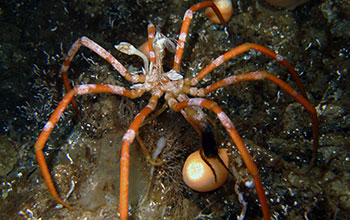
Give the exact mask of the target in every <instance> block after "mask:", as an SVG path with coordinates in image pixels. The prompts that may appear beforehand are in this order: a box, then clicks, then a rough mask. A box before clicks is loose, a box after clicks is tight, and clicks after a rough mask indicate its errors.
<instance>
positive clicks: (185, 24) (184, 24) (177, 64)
mask: <svg viewBox="0 0 350 220" xmlns="http://www.w3.org/2000/svg"><path fill="white" fill-rule="evenodd" d="M208 7H210V8H212V9H213V11H214V12H215V14H216V15H217V17H218V18H219V20H220V21H221V24H222V25H224V26H226V22H225V19H224V18H223V17H222V15H221V13H220V11H219V9H218V8H217V7H216V5H215V3H214V2H212V1H205V2H200V3H197V4H195V5H193V6H191V7H190V8H189V9H187V10H186V12H185V16H184V18H183V22H182V26H181V31H180V36H179V40H178V42H177V47H176V53H175V58H174V64H173V68H172V69H173V70H174V71H176V72H179V71H180V64H181V58H182V54H183V50H184V47H185V42H186V37H187V33H188V29H189V27H190V24H191V20H192V18H193V12H195V11H198V10H201V9H203V8H208Z"/></svg>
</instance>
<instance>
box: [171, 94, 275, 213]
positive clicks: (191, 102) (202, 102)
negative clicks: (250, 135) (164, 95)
mask: <svg viewBox="0 0 350 220" xmlns="http://www.w3.org/2000/svg"><path fill="white" fill-rule="evenodd" d="M188 106H200V107H203V108H206V109H208V110H210V111H213V112H215V113H216V114H217V116H218V118H219V120H220V122H221V124H222V125H223V126H224V127H225V129H226V131H227V132H228V133H229V135H230V137H231V138H232V140H233V142H234V143H235V145H236V147H237V148H238V150H239V152H240V153H241V156H242V158H243V161H244V163H245V165H246V166H247V168H248V171H249V173H250V175H252V177H253V179H254V184H255V189H256V192H257V194H258V198H259V201H260V204H261V210H262V213H263V216H264V219H265V220H268V219H270V214H269V206H268V204H267V200H266V197H265V191H264V188H263V185H262V183H261V179H260V176H259V172H258V168H257V167H256V165H255V163H254V161H253V159H252V157H251V156H250V154H249V151H248V150H247V148H246V146H245V144H244V142H243V140H242V139H241V137H240V136H239V134H238V133H237V131H236V129H235V127H234V126H233V124H232V122H231V120H230V119H229V117H228V116H227V115H226V114H225V112H223V111H222V109H221V108H220V107H219V106H218V104H217V103H216V102H214V101H210V100H208V99H204V98H191V99H188V100H186V101H183V102H180V103H178V104H175V105H173V106H170V107H171V108H172V109H174V110H175V111H180V110H182V109H184V108H186V107H188Z"/></svg>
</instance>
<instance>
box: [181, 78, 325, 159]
mask: <svg viewBox="0 0 350 220" xmlns="http://www.w3.org/2000/svg"><path fill="white" fill-rule="evenodd" d="M264 79H268V80H270V81H271V82H273V83H274V84H276V85H277V86H279V87H280V88H281V89H283V90H284V91H286V92H287V93H288V94H289V95H291V96H292V97H293V98H294V99H295V100H296V101H297V102H299V103H300V104H301V105H302V106H303V107H304V108H305V109H306V111H307V112H308V113H309V114H310V115H311V119H312V136H313V145H314V149H313V156H312V160H311V164H313V162H314V161H315V159H316V156H317V150H318V141H319V139H318V118H317V112H316V109H315V107H314V106H312V105H311V104H310V102H309V101H308V100H307V99H306V98H305V97H304V96H302V95H300V94H299V93H298V92H297V91H295V90H294V89H293V88H292V87H290V86H289V85H288V84H287V83H285V82H284V81H283V80H281V79H279V78H278V77H277V76H275V75H273V74H271V73H267V72H265V71H256V72H250V73H244V74H240V75H233V76H229V77H227V78H225V79H222V80H219V81H217V82H215V83H213V84H211V85H209V86H207V87H206V88H199V89H198V88H195V87H192V88H189V89H187V91H188V92H189V94H190V95H192V96H205V95H207V94H209V93H211V92H213V91H215V90H217V89H219V88H222V87H225V86H229V85H232V84H235V83H238V82H244V81H257V80H264Z"/></svg>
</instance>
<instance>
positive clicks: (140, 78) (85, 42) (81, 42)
mask: <svg viewBox="0 0 350 220" xmlns="http://www.w3.org/2000/svg"><path fill="white" fill-rule="evenodd" d="M81 46H85V47H87V48H89V49H90V50H92V51H94V52H95V53H96V54H97V55H99V56H100V57H102V58H103V59H105V60H107V61H108V62H109V63H110V64H111V65H112V66H113V67H114V69H116V70H117V71H118V72H119V73H120V74H121V75H122V76H123V77H124V78H125V79H126V80H128V81H131V82H133V83H139V82H144V81H145V76H144V75H133V74H131V73H129V72H128V71H127V70H126V69H125V67H124V66H123V65H122V64H121V63H120V62H119V61H118V60H117V59H116V58H114V57H113V56H112V54H110V53H109V52H108V51H106V50H105V49H103V48H102V47H101V46H100V45H98V44H97V43H95V42H94V41H92V40H90V39H89V38H87V37H81V38H78V39H77V40H76V41H75V42H74V43H73V45H72V46H71V48H70V49H69V51H68V53H67V55H66V57H65V59H64V62H63V64H62V66H61V69H60V75H61V76H62V79H63V84H64V87H65V89H66V90H67V92H68V91H70V90H71V85H70V82H69V79H68V75H67V72H68V69H69V66H70V64H71V62H72V60H73V58H74V56H75V54H76V53H77V52H78V50H79V48H80V47H81ZM72 105H73V108H74V111H75V113H76V115H77V117H78V119H79V121H80V123H81V124H82V125H83V123H82V120H81V116H80V113H79V110H78V105H77V102H76V101H75V99H74V97H73V99H72ZM83 127H84V125H83Z"/></svg>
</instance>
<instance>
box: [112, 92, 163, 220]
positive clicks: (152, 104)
mask: <svg viewBox="0 0 350 220" xmlns="http://www.w3.org/2000/svg"><path fill="white" fill-rule="evenodd" d="M157 103H158V96H155V95H153V96H152V97H151V98H150V100H149V102H148V105H147V106H146V107H145V108H143V109H142V110H141V112H140V113H139V114H137V115H136V116H135V118H134V120H133V121H132V122H131V124H130V127H129V128H128V130H127V131H126V133H125V134H124V136H123V145H122V152H121V157H120V192H119V213H120V219H127V218H128V195H129V147H130V144H131V143H132V142H133V141H134V139H135V136H136V133H137V131H138V130H139V128H140V125H141V124H142V122H143V121H144V120H145V118H146V117H147V116H148V115H149V114H150V113H151V112H153V111H154V109H155V108H156V106H157Z"/></svg>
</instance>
